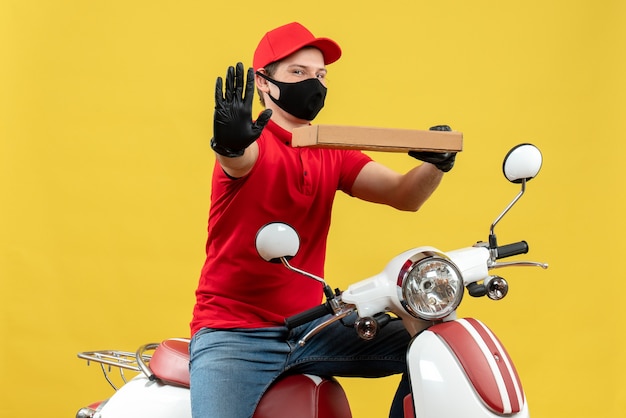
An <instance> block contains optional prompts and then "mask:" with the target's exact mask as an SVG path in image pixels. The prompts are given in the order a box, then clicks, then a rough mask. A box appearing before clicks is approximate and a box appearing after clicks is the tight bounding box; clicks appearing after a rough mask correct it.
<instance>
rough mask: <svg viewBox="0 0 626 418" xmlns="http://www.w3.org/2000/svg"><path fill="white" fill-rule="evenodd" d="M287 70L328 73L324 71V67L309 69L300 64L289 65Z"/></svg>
mask: <svg viewBox="0 0 626 418" xmlns="http://www.w3.org/2000/svg"><path fill="white" fill-rule="evenodd" d="M287 68H288V69H294V68H300V69H303V70H311V71H315V72H324V73H326V72H328V71H327V70H326V67H309V66H306V65H302V64H289V65H288V66H287Z"/></svg>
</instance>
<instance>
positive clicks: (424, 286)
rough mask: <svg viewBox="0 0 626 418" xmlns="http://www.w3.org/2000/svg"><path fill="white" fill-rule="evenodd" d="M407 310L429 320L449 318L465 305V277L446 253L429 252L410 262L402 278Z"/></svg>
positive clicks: (401, 294) (400, 288)
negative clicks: (462, 302)
mask: <svg viewBox="0 0 626 418" xmlns="http://www.w3.org/2000/svg"><path fill="white" fill-rule="evenodd" d="M397 285H398V296H399V297H400V302H401V303H402V306H403V307H404V309H405V310H406V311H407V312H408V313H410V314H411V315H413V316H415V317H417V318H421V319H424V320H427V321H432V320H437V319H442V318H445V317H446V316H448V315H450V314H451V313H452V312H454V310H455V309H456V308H457V307H458V306H459V304H460V303H461V299H462V298H463V277H462V276H461V273H460V272H459V269H458V268H457V267H456V265H455V264H454V263H453V262H452V261H451V260H450V259H449V258H448V257H447V256H446V255H444V254H441V253H437V252H434V251H425V252H421V253H417V254H415V255H414V256H413V257H411V258H410V259H408V260H407V261H406V262H405V263H404V266H403V267H402V269H401V270H400V274H399V275H398V283H397Z"/></svg>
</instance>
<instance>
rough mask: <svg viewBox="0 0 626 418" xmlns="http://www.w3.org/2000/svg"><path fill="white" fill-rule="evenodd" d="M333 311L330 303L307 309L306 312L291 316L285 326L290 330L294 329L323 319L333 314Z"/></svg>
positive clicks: (286, 319)
mask: <svg viewBox="0 0 626 418" xmlns="http://www.w3.org/2000/svg"><path fill="white" fill-rule="evenodd" d="M332 313H333V310H332V308H331V307H330V305H329V304H328V303H324V304H323V305H319V306H316V307H315V308H311V309H307V310H306V311H304V312H300V313H299V314H296V315H294V316H290V317H289V318H285V326H286V327H287V328H288V329H293V328H295V327H298V326H300V325H303V324H306V323H308V322H311V321H313V320H315V319H317V318H321V317H322V316H324V315H327V314H332Z"/></svg>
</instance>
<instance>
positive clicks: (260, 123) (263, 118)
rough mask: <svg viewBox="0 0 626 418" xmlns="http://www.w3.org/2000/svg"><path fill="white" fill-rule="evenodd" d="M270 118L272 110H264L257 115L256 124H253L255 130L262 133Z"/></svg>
mask: <svg viewBox="0 0 626 418" xmlns="http://www.w3.org/2000/svg"><path fill="white" fill-rule="evenodd" d="M271 117H272V109H265V110H264V111H263V112H262V113H261V114H260V115H259V117H258V118H257V120H256V122H254V126H255V128H257V129H258V130H259V131H262V130H263V128H265V125H267V122H269V120H270V118H271Z"/></svg>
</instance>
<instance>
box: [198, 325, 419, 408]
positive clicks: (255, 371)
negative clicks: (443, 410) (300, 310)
mask: <svg viewBox="0 0 626 418" xmlns="http://www.w3.org/2000/svg"><path fill="white" fill-rule="evenodd" d="M323 320H324V318H322V319H320V320H317V321H313V322H312V323H310V324H306V325H302V326H300V327H298V328H295V329H293V330H291V331H290V330H288V329H287V328H285V327H276V328H261V329H229V330H220V329H208V328H205V329H202V330H200V331H199V332H197V333H196V334H195V335H194V337H193V338H192V340H191V344H190V359H191V361H190V375H191V410H192V416H193V417H194V418H250V417H252V415H253V413H254V410H255V408H256V405H257V404H258V403H259V401H260V399H261V396H262V395H263V393H264V392H265V390H267V388H268V387H269V386H270V384H271V383H272V382H273V381H274V380H276V378H278V377H279V376H280V375H282V374H284V373H288V374H293V373H310V374H316V375H320V376H343V377H348V376H349V377H357V376H358V377H382V376H389V375H392V374H399V373H403V374H404V375H403V378H402V380H401V382H400V386H399V387H398V390H397V392H396V396H395V398H394V400H393V403H392V408H391V412H390V415H389V416H390V417H391V418H396V417H397V418H400V417H402V416H403V415H402V399H403V398H404V396H406V395H407V394H408V393H409V390H410V389H409V383H408V379H407V377H406V349H407V345H408V343H409V340H410V336H409V334H408V333H407V332H406V330H405V329H404V326H403V325H402V322H401V321H399V320H394V321H391V323H389V324H388V325H387V326H385V327H384V328H383V329H382V330H381V331H380V332H379V334H378V336H377V337H376V338H375V339H374V340H371V341H364V340H362V339H360V338H359V337H358V336H357V334H356V332H355V330H354V328H353V327H351V326H346V325H351V324H350V323H349V322H350V321H348V323H347V324H346V325H344V324H342V323H341V322H335V323H334V324H333V325H331V326H329V327H327V328H326V329H324V330H323V331H322V332H321V333H319V334H317V335H316V336H314V337H313V338H312V339H311V340H309V341H308V342H307V343H306V344H305V345H304V346H303V347H300V346H299V345H298V341H299V340H300V338H302V336H303V335H305V334H306V333H307V332H308V331H309V330H310V329H311V328H313V327H314V326H315V325H317V324H318V323H319V322H321V321H323ZM344 322H346V319H344Z"/></svg>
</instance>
